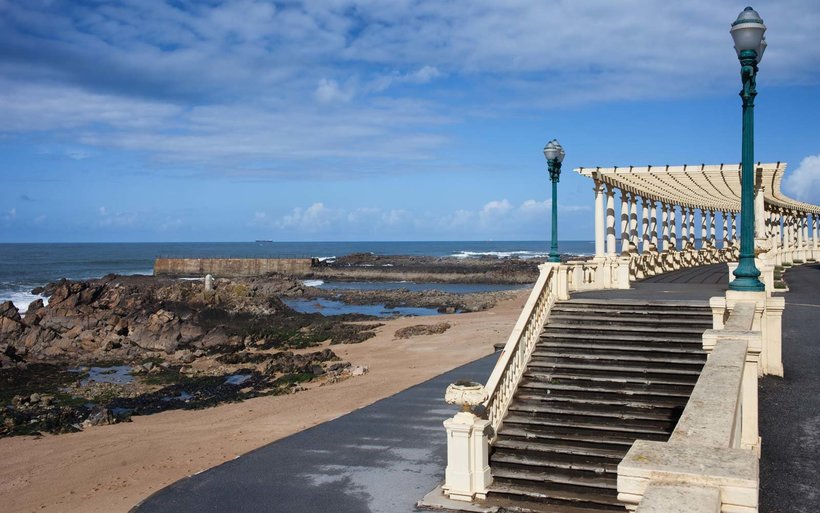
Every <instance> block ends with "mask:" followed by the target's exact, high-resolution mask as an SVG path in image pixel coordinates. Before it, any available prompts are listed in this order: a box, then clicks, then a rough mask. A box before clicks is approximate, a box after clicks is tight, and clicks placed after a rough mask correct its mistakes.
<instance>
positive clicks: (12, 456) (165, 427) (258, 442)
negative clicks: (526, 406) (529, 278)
mask: <svg viewBox="0 0 820 513" xmlns="http://www.w3.org/2000/svg"><path fill="white" fill-rule="evenodd" d="M528 294H529V291H521V292H519V293H517V294H516V295H515V298H514V299H512V300H508V301H503V302H501V303H499V304H498V305H497V306H495V307H494V308H492V309H491V310H488V311H486V312H476V313H468V314H458V315H440V316H434V317H425V318H419V317H416V318H401V319H396V320H391V321H387V322H386V323H385V326H383V327H381V328H379V329H378V333H377V336H376V337H374V338H372V339H370V340H367V341H365V342H363V343H361V344H353V345H336V346H333V350H334V351H335V352H336V353H337V354H338V355H339V357H341V358H342V359H343V360H347V361H349V362H351V363H352V364H353V365H366V366H368V368H369V372H368V373H367V374H365V375H363V376H357V377H353V378H350V379H348V380H345V381H342V382H339V383H335V384H331V385H326V386H321V387H316V388H312V389H309V390H305V391H303V392H299V393H296V394H291V395H286V396H275V397H260V398H256V399H251V400H248V401H245V402H242V403H235V404H226V405H222V406H217V407H214V408H209V409H205V410H196V411H184V410H174V411H168V412H163V413H158V414H155V415H150V416H144V417H139V416H138V417H134V420H133V422H131V423H125V424H114V425H110V426H101V427H95V428H90V429H88V430H86V431H83V432H81V433H72V434H66V435H57V436H53V435H49V436H45V437H42V438H33V437H12V438H5V439H0V461H2V462H3V464H2V465H0V504H2V510H3V511H4V512H6V513H16V512H34V511H38V512H55V513H56V512H77V513H80V512H82V513H93V512H100V513H103V512H106V513H110V512H127V511H128V510H129V509H130V508H131V507H133V506H134V505H136V504H137V503H139V501H141V500H142V499H144V498H145V497H147V496H148V495H150V494H151V493H153V492H155V491H157V490H159V489H160V488H162V487H164V486H166V485H168V484H170V483H172V482H174V481H176V480H178V479H181V478H183V477H185V476H188V475H191V474H194V473H197V472H200V471H202V470H205V469H207V468H210V467H213V466H216V465H219V464H220V463H223V462H225V461H228V460H230V459H233V458H235V457H237V456H239V455H241V454H243V453H246V452H248V451H250V450H252V449H255V448H257V447H260V446H262V445H265V444H267V443H270V442H273V441H275V440H278V439H280V438H283V437H286V436H288V435H291V434H293V433H296V432H298V431H301V430H303V429H306V428H308V427H311V426H315V425H317V424H320V423H322V422H325V421H327V420H330V419H333V418H336V417H339V416H341V415H344V414H346V413H349V412H350V411H353V410H355V409H358V408H361V407H363V406H366V405H368V404H371V403H373V402H375V401H377V400H379V399H382V398H384V397H388V396H390V395H392V394H395V393H397V392H399V391H401V390H404V389H406V388H408V387H410V386H412V385H415V384H417V383H421V382H422V381H425V380H427V379H429V378H432V377H434V376H436V375H438V374H441V373H443V372H445V371H448V370H450V369H453V368H455V367H458V366H460V365H463V364H465V363H468V362H471V361H473V360H476V359H478V358H480V357H482V356H485V355H487V354H490V353H491V352H492V351H493V344H495V343H497V342H503V341H505V340H506V339H507V337H508V335H509V333H510V331H512V328H513V325H514V324H515V321H516V319H517V318H518V315H519V313H520V311H521V308H522V306H523V304H524V301H525V300H526V297H527V295H528ZM444 321H447V322H449V323H450V324H451V325H452V327H451V328H450V329H449V330H447V331H446V332H444V333H443V334H440V335H424V336H416V337H412V338H409V339H396V338H395V337H394V336H393V335H394V332H395V331H396V330H397V329H400V328H404V327H407V326H412V325H416V324H435V323H438V322H444ZM443 393H444V391H443V390H442V394H443ZM442 436H444V428H442Z"/></svg>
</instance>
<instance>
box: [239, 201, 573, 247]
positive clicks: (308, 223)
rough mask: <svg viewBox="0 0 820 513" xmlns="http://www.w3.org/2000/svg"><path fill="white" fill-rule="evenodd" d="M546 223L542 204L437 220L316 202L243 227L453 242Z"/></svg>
mask: <svg viewBox="0 0 820 513" xmlns="http://www.w3.org/2000/svg"><path fill="white" fill-rule="evenodd" d="M588 209H589V207H587V206H574V205H567V207H566V210H567V211H583V210H588ZM562 210H564V208H562ZM548 219H549V217H548V203H547V202H544V201H536V200H532V199H530V200H526V201H524V202H522V203H521V204H520V205H517V206H516V205H513V204H512V203H511V202H510V201H509V200H507V199H501V200H492V201H489V202H487V203H486V204H484V205H483V206H482V207H481V208H479V209H476V210H469V209H456V210H454V211H452V212H451V213H445V214H443V215H442V214H434V213H431V212H428V211H410V210H406V209H380V208H375V207H360V208H355V209H351V210H347V209H343V208H331V207H328V206H325V204H324V203H321V202H317V203H313V204H312V205H310V206H309V207H307V208H294V209H293V210H291V211H290V212H289V213H287V214H285V215H283V216H281V217H276V216H271V215H269V214H268V213H266V212H254V213H253V214H252V216H251V219H250V221H249V224H250V225H252V226H258V227H262V228H266V229H275V230H279V232H280V233H279V235H278V236H279V237H282V238H291V239H294V240H296V239H299V238H313V239H314V240H317V239H316V238H317V237H319V238H324V237H327V238H329V239H333V238H336V237H338V236H339V234H345V235H346V236H347V237H351V238H352V239H354V240H355V239H356V238H359V239H360V240H376V239H378V240H390V238H391V237H392V238H393V240H413V239H414V237H419V236H420V235H421V234H425V236H428V237H429V236H431V234H432V235H435V236H437V237H440V238H445V239H451V240H458V239H471V238H472V239H491V238H494V239H515V238H522V237H523V238H527V237H529V238H533V237H535V238H538V237H540V236H542V235H543V233H544V229H545V227H546V223H547V222H548ZM319 240H321V239H319Z"/></svg>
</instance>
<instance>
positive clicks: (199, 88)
mask: <svg viewBox="0 0 820 513" xmlns="http://www.w3.org/2000/svg"><path fill="white" fill-rule="evenodd" d="M745 5H746V4H745V3H742V2H734V1H724V2H714V1H709V0H703V1H701V0H691V1H687V2H667V1H665V0H627V1H623V2H611V1H606V0H595V1H586V0H572V1H533V0H527V1H524V0H505V1H503V2H498V1H497V0H474V1H470V2H445V1H441V0H390V1H359V2H354V1H346V0H325V1H319V0H316V1H312V0H311V1H305V2H295V1H290V2H267V1H261V0H258V1H253V0H236V1H230V2H218V1H197V2H194V1H187V0H119V1H103V0H99V1H80V0H73V1H70V0H64V1H59V0H19V1H17V0H0V179H2V187H1V188H0V242H52V241H53V242H61V241H243V240H254V239H274V240H281V241H284V240H518V239H546V238H547V237H548V236H549V230H548V227H549V202H548V201H547V197H548V192H549V181H548V178H547V173H546V166H545V162H544V158H543V154H542V153H541V150H542V148H543V146H544V144H545V143H546V142H547V141H548V140H549V139H552V138H558V139H559V140H560V141H561V143H562V144H563V146H564V148H565V149H566V152H567V156H566V160H565V161H564V172H563V174H562V178H561V183H560V189H559V207H560V210H559V219H560V236H561V237H560V238H561V239H565V240H590V239H592V237H593V234H592V205H593V198H592V189H591V188H592V184H591V182H590V181H589V180H588V179H585V178H582V177H580V176H577V175H576V174H575V173H573V172H572V171H571V170H572V168H575V167H578V166H611V165H619V166H620V165H646V164H653V165H661V164H684V163H720V162H737V161H738V160H739V159H740V99H739V97H738V96H737V93H738V91H739V88H740V79H739V64H738V62H737V58H736V56H735V53H734V50H733V48H732V42H731V37H730V36H729V33H728V29H729V25H730V23H731V22H732V21H733V20H734V18H735V17H736V16H737V14H738V12H740V11H741V10H742V9H743V7H744V6H745ZM754 7H755V8H756V9H757V10H758V11H759V12H760V14H761V16H762V17H763V19H764V21H765V22H766V24H767V26H768V29H769V30H768V32H767V40H768V42H769V47H768V49H767V50H766V55H765V58H764V59H763V61H762V63H761V71H760V75H759V78H758V90H759V95H758V98H757V108H756V121H757V123H756V136H757V144H756V159H757V160H762V161H778V160H780V161H785V162H788V163H789V171H788V172H787V178H786V181H785V184H784V189H785V191H786V192H787V193H788V194H790V195H792V196H793V197H795V198H798V199H801V200H805V201H811V202H814V203H820V137H818V134H820V131H818V128H817V125H818V121H817V120H818V119H820V100H819V99H818V97H817V96H818V94H817V93H818V84H820V71H818V70H820V38H819V37H818V36H817V27H818V26H820V3H818V2H816V0H785V1H783V0H781V1H773V0H770V1H760V2H757V3H756V4H754Z"/></svg>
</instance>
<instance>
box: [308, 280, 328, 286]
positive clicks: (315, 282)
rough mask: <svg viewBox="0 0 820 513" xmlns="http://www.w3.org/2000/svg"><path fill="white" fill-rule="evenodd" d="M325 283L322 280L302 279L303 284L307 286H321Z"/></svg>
mask: <svg viewBox="0 0 820 513" xmlns="http://www.w3.org/2000/svg"><path fill="white" fill-rule="evenodd" d="M324 284H325V282H324V281H322V280H302V285H304V286H305V287H321V286H322V285H324Z"/></svg>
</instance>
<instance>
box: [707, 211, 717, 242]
mask: <svg viewBox="0 0 820 513" xmlns="http://www.w3.org/2000/svg"><path fill="white" fill-rule="evenodd" d="M709 245H710V246H712V247H713V248H716V247H717V241H716V240H715V211H714V210H710V211H709Z"/></svg>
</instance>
